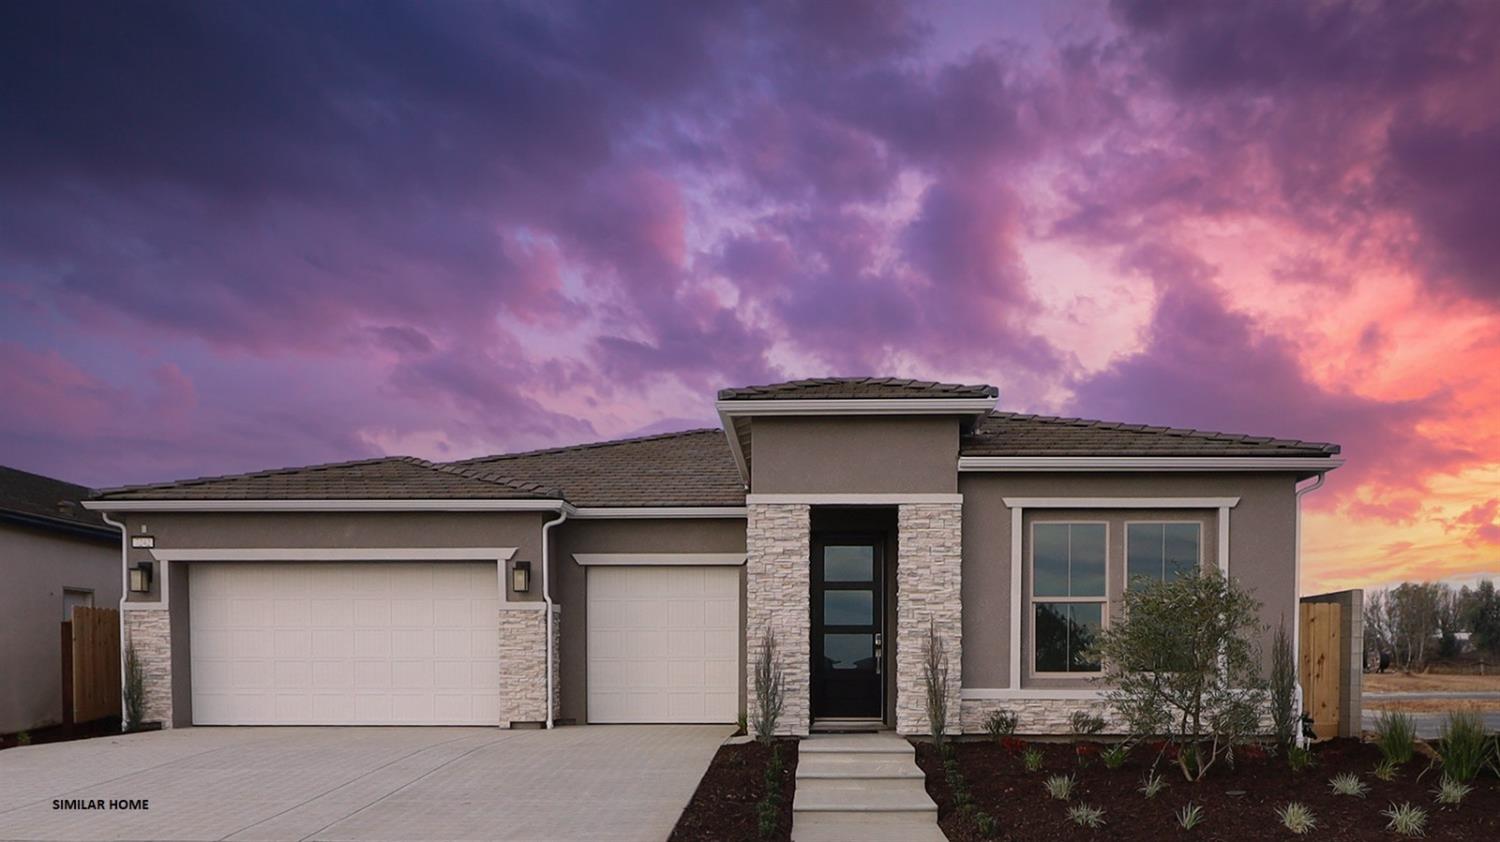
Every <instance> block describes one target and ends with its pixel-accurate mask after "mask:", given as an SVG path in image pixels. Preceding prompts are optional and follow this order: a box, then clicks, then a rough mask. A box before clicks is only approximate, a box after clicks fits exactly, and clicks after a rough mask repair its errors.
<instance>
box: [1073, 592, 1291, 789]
mask: <svg viewBox="0 0 1500 842" xmlns="http://www.w3.org/2000/svg"><path fill="white" fill-rule="evenodd" d="M1259 607H1260V604H1259V603H1258V602H1256V601H1255V600H1254V599H1253V598H1252V597H1251V596H1250V595H1249V593H1248V592H1246V591H1245V590H1243V589H1242V588H1240V587H1239V585H1237V584H1236V583H1234V582H1233V581H1230V580H1228V579H1226V578H1224V576H1222V575H1221V574H1220V573H1219V572H1218V571H1217V570H1213V569H1210V570H1208V571H1206V572H1203V573H1199V574H1194V575H1189V576H1184V577H1181V578H1179V579H1176V580H1174V581H1172V582H1167V583H1164V584H1157V585H1154V586H1151V587H1148V588H1138V589H1130V590H1127V591H1126V593H1125V611H1124V617H1123V618H1122V619H1121V620H1120V621H1119V622H1118V623H1114V624H1113V625H1112V626H1111V627H1110V628H1108V629H1107V630H1105V632H1104V633H1103V634H1102V635H1101V637H1100V641H1099V644H1098V647H1097V648H1098V652H1099V654H1100V656H1101V657H1102V659H1103V663H1104V675H1103V679H1104V681H1105V683H1106V684H1108V685H1110V689H1108V690H1107V691H1105V698H1106V699H1107V700H1108V701H1109V703H1110V705H1111V706H1112V707H1113V708H1114V709H1115V712H1116V714H1117V715H1118V716H1119V718H1120V720H1121V721H1123V722H1124V723H1125V724H1126V726H1127V727H1129V728H1130V730H1131V731H1132V732H1133V733H1134V734H1136V735H1137V736H1140V737H1150V736H1158V737H1161V738H1162V739H1164V740H1165V741H1166V742H1167V743H1168V744H1170V745H1172V746H1173V747H1175V748H1176V749H1177V752H1176V762H1177V765H1178V767H1179V768H1180V769H1181V770H1182V774H1183V777H1184V778H1186V779H1187V780H1189V781H1196V780H1200V779H1202V777H1203V776H1204V775H1205V774H1207V772H1208V770H1209V769H1210V768H1211V767H1212V766H1213V765H1214V762H1215V761H1217V760H1218V759H1219V758H1221V757H1224V756H1227V755H1228V754H1229V753H1230V752H1231V751H1232V750H1233V748H1234V746H1235V745H1236V744H1237V743H1239V742H1241V741H1243V740H1244V739H1246V738H1247V737H1249V736H1250V735H1251V734H1253V733H1255V731H1256V730H1257V728H1258V727H1259V724H1260V717H1261V712H1262V711H1263V710H1264V709H1265V703H1264V690H1263V682H1262V681H1261V678H1260V669H1259V653H1258V652H1257V651H1256V647H1255V645H1254V643H1253V642H1252V640H1253V637H1254V634H1255V632H1256V631H1257V628H1256V619H1255V618H1256V612H1257V611H1258V610H1259Z"/></svg>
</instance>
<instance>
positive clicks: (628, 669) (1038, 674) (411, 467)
mask: <svg viewBox="0 0 1500 842" xmlns="http://www.w3.org/2000/svg"><path fill="white" fill-rule="evenodd" d="M996 398H997V392H996V390H995V389H994V388H993V387H991V386H966V385H952V384H942V383H932V382H920V381H913V380H899V379H893V378H828V379H814V380H799V381H794V382H789V383H779V384H774V385H768V386H755V387H748V388H736V389H726V390H723V391H721V392H719V394H718V400H717V402H716V408H717V410H718V414H719V417H720V419H721V421H722V428H721V429H703V430H689V431H685V432H681V433H671V434H666V435H654V436H647V437H644V438H635V439H627V440H622V441H611V442H602V443H598V444H586V445H579V446H576V447H560V448H553V449H548V450H539V451H533V452H528V453H515V454H504V455H498V456H489V457H482V458H478V459H467V460H463V461H459V462H450V463H445V464H438V463H432V462H427V461H423V460H420V459H412V458H403V457H391V458H383V459H370V460H365V461H360V462H346V463H340V464H331V465H317V466H312V467H304V468H287V469H282V470H274V471H265V472H261V473H254V474H244V475H238V476H223V477H207V478H201V479H193V480H185V481H182V482H176V483H168V484H161V485H148V486H136V487H129V488H119V489H113V490H110V491H107V492H105V493H103V494H102V495H101V496H100V497H99V498H98V499H97V500H95V501H93V502H91V503H90V504H89V506H90V507H91V508H94V509H98V510H100V511H102V512H104V513H105V514H106V516H107V517H108V518H109V520H110V522H111V523H115V524H118V525H119V528H120V529H121V530H122V532H123V533H125V541H126V542H127V544H126V547H125V554H126V564H127V565H129V567H130V568H131V569H132V571H133V572H132V575H134V576H135V577H136V579H137V582H136V584H137V585H138V586H139V588H140V590H138V591H135V590H133V591H132V592H131V593H129V594H128V595H127V599H126V601H125V603H124V608H125V611H124V612H123V615H124V620H123V622H124V624H125V627H126V632H127V636H128V638H129V640H130V641H132V642H133V645H134V647H135V649H136V650H137V652H138V653H139V657H140V658H141V659H142V661H143V663H144V664H145V669H146V673H147V684H148V688H147V689H148V695H149V700H150V710H151V713H152V716H154V717H156V718H160V719H161V720H163V721H164V722H165V723H166V724H168V725H187V724H192V723H196V724H221V725H227V724H333V723H348V724H433V725H439V724H492V725H499V726H502V727H504V726H517V725H522V724H526V725H531V724H545V725H548V726H550V725H552V724H554V723H562V724H566V723H599V722H613V723H620V722H734V721H735V720H736V719H737V718H738V717H739V716H741V715H742V714H744V712H745V711H746V710H747V708H748V707H750V706H753V703H754V700H753V698H750V697H751V696H752V695H753V686H754V683H753V676H752V672H753V669H754V660H755V659H754V653H755V652H756V651H757V647H758V646H759V643H760V641H761V640H762V639H763V636H764V635H765V634H766V632H767V630H770V631H772V632H774V634H775V638H776V641H777V643H778V647H779V649H780V658H781V664H782V667H783V668H784V670H785V673H786V687H787V698H786V707H785V713H784V715H783V717H782V722H781V729H782V730H784V731H785V732H787V733H792V734H806V733H808V732H809V731H814V730H818V729H819V728H821V727H837V728H848V727H855V726H860V725H864V726H886V727H894V728H895V729H896V730H897V731H899V732H901V733H914V734H916V733H924V732H926V730H927V729H928V723H927V717H926V714H925V712H924V706H923V680H922V658H923V650H924V643H925V641H926V640H927V639H928V637H929V635H933V634H935V635H937V636H939V637H940V638H941V639H942V641H943V643H944V646H945V649H946V652H947V654H948V657H949V661H950V663H949V678H950V685H951V694H950V695H951V698H950V699H949V722H950V723H951V726H950V727H951V728H952V729H954V730H956V731H957V730H962V731H964V732H972V731H977V730H979V729H980V727H981V722H982V721H983V719H984V717H985V716H986V715H987V712H988V711H989V710H991V709H993V708H994V707H996V706H1004V707H1007V708H1009V709H1012V710H1015V711H1017V712H1018V713H1019V714H1020V716H1021V724H1020V727H1021V730H1022V731H1025V732H1032V733H1045V732H1048V731H1066V730H1067V729H1068V725H1067V722H1068V718H1069V715H1070V714H1071V713H1072V712H1073V711H1075V710H1078V709H1088V708H1092V707H1095V706H1097V699H1098V688H1097V687H1096V686H1095V684H1094V683H1093V682H1092V681H1091V678H1092V677H1093V676H1094V675H1095V674H1096V673H1097V671H1098V669H1099V665H1098V664H1097V663H1095V662H1092V661H1091V659H1090V657H1089V655H1088V650H1087V646H1086V644H1087V642H1088V640H1089V638H1090V636H1091V635H1093V634H1095V633H1096V632H1097V631H1098V630H1099V629H1100V628H1101V627H1103V626H1106V625H1108V624H1109V623H1110V622H1111V621H1112V620H1113V619H1114V618H1115V617H1117V616H1118V613H1119V611H1120V602H1121V595H1122V593H1123V592H1124V590H1125V588H1127V587H1128V586H1129V585H1128V583H1129V582H1131V581H1134V580H1136V579H1137V578H1139V577H1144V578H1146V579H1160V578H1163V577H1173V576H1177V575H1180V574H1181V572H1182V571H1184V570H1189V569H1192V568H1194V567H1196V566H1200V565H1201V566H1216V567H1218V568H1219V569H1221V570H1225V571H1227V572H1228V573H1229V575H1231V576H1233V577H1235V578H1236V579H1238V580H1239V581H1240V582H1242V583H1243V584H1245V585H1246V586H1248V587H1249V588H1251V589H1253V590H1254V592H1255V594H1256V596H1257V598H1258V599H1259V600H1260V601H1261V602H1262V603H1263V607H1262V609H1261V619H1262V620H1263V621H1264V622H1265V623H1266V624H1267V625H1270V626H1275V625H1277V624H1279V623H1281V622H1282V621H1283V618H1285V619H1286V620H1287V622H1288V623H1292V625H1293V626H1294V625H1295V623H1294V622H1293V621H1294V619H1295V617H1296V606H1297V582H1298V573H1299V550H1298V544H1299V541H1298V532H1299V523H1300V518H1299V504H1300V499H1301V497H1302V495H1303V493H1305V492H1306V491H1309V490H1311V489H1312V488H1315V487H1317V486H1318V485H1319V484H1321V482H1322V479H1323V476H1324V474H1325V473H1326V472H1328V471H1330V470H1333V469H1334V468H1336V467H1338V465H1339V464H1340V463H1341V459H1340V458H1339V457H1338V455H1337V454H1338V453H1339V448H1338V446H1336V445H1331V444H1317V443H1308V442H1302V441H1289V440H1282V439H1273V438H1263V437H1253V436H1244V435H1227V434H1222V433H1209V432H1200V431H1197V430H1187V429H1170V428H1166V427H1148V426H1140V425H1131V424H1121V423H1108V422H1102V421H1089V420H1083V419H1079V418H1053V417H1042V416H1036V415H1021V414H1016V413H1011V412H1001V411H997V410H996V407H995V404H996Z"/></svg>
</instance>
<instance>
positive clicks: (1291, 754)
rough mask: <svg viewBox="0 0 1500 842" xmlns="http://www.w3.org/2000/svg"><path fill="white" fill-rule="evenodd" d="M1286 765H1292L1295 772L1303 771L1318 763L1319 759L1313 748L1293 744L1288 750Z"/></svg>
mask: <svg viewBox="0 0 1500 842" xmlns="http://www.w3.org/2000/svg"><path fill="white" fill-rule="evenodd" d="M1286 765H1287V766H1289V767H1291V769H1292V771H1293V772H1303V771H1306V770H1307V769H1309V768H1311V767H1313V766H1316V765H1318V759H1317V758H1316V757H1314V756H1313V753H1312V751H1311V750H1309V749H1305V748H1303V747H1302V746H1292V747H1290V748H1288V749H1287V750H1286Z"/></svg>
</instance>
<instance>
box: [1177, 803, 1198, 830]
mask: <svg viewBox="0 0 1500 842" xmlns="http://www.w3.org/2000/svg"><path fill="white" fill-rule="evenodd" d="M1177 824H1178V825H1179V826H1181V827H1182V829H1183V830H1192V829H1193V828H1195V827H1197V826H1198V825H1200V824H1203V808H1202V807H1199V806H1198V805H1197V804H1194V803H1192V802H1191V801H1189V802H1188V804H1187V806H1186V807H1183V808H1182V809H1181V810H1178V811H1177Z"/></svg>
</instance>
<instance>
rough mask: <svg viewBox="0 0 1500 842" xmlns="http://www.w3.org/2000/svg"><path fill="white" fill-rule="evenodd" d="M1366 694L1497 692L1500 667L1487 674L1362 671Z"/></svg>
mask: <svg viewBox="0 0 1500 842" xmlns="http://www.w3.org/2000/svg"><path fill="white" fill-rule="evenodd" d="M1362 686H1363V689H1364V691H1365V692H1366V693H1465V692H1468V693H1500V666H1497V667H1496V670H1495V672H1494V673H1493V674H1490V675H1440V674H1436V673H1400V672H1386V673H1378V672H1369V673H1365V676H1364V681H1363V685H1362Z"/></svg>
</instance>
